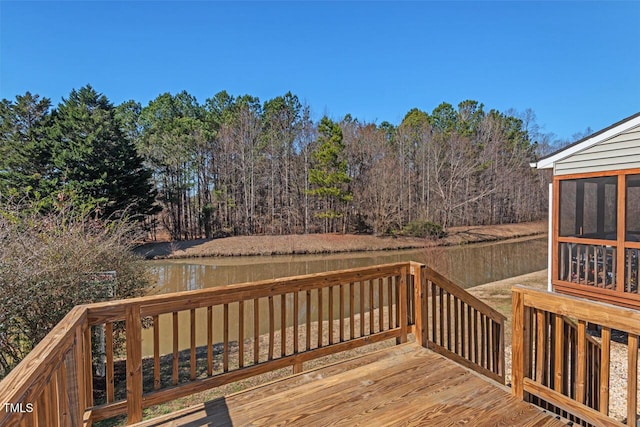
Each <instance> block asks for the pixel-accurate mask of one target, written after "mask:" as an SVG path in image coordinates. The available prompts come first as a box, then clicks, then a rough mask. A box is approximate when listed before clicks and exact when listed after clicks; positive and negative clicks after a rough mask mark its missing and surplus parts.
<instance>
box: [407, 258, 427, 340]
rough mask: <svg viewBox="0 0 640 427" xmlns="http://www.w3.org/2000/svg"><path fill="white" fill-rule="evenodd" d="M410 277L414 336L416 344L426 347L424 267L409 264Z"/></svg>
mask: <svg viewBox="0 0 640 427" xmlns="http://www.w3.org/2000/svg"><path fill="white" fill-rule="evenodd" d="M410 265H411V267H410V268H411V270H410V271H411V275H412V276H413V301H414V302H413V306H414V309H415V336H416V342H417V343H418V344H419V345H421V346H423V347H426V345H427V335H426V334H427V329H428V328H427V324H426V322H427V293H426V284H425V271H424V266H423V265H420V264H417V263H413V262H412V263H411V264H410Z"/></svg>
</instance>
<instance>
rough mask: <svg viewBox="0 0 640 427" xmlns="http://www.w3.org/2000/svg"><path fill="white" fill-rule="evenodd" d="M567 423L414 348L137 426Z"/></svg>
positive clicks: (399, 349) (347, 363)
mask: <svg viewBox="0 0 640 427" xmlns="http://www.w3.org/2000/svg"><path fill="white" fill-rule="evenodd" d="M284 424H287V425H389V424H402V425H406V424H420V425H445V424H447V425H448V424H467V425H474V426H481V425H487V426H499V425H505V426H512V425H521V426H533V425H535V426H555V425H558V426H560V425H566V424H565V423H564V422H562V421H561V420H559V419H557V418H556V416H555V415H552V414H549V413H546V412H544V411H542V410H540V409H539V408H537V407H535V406H533V405H531V404H528V403H525V402H523V401H521V400H519V399H517V398H516V397H514V396H513V395H512V394H511V393H510V390H509V389H508V388H507V387H504V386H502V385H500V384H498V383H496V382H494V381H492V380H490V379H487V378H486V377H484V376H482V375H478V374H477V373H475V372H473V371H471V370H469V369H467V368H464V367H462V366H461V365H459V364H457V363H455V362H452V361H451V360H449V359H447V358H445V357H443V356H441V355H439V354H437V353H435V352H433V351H430V350H428V349H425V348H423V347H420V346H419V345H417V344H415V343H408V344H403V345H400V346H395V347H391V348H387V349H384V350H380V351H377V352H374V353H369V354H366V355H364V356H361V357H357V358H354V359H351V360H348V361H344V362H340V363H336V364H333V365H331V366H326V367H322V368H318V369H315V370H312V371H307V372H304V373H301V374H297V375H294V376H291V377H288V378H285V379H282V380H278V381H275V382H272V383H269V384H267V385H263V386H259V387H256V388H253V389H250V390H247V391H243V392H239V393H236V394H233V395H230V396H227V397H223V398H220V399H216V400H212V401H210V402H206V403H203V404H201V405H197V406H195V407H192V408H187V409H184V410H181V411H178V412H174V413H172V414H169V415H165V416H162V417H159V418H155V419H152V420H149V421H145V422H142V423H139V424H136V425H137V426H145V427H152V426H154V427H156V426H202V425H215V426H246V425H284Z"/></svg>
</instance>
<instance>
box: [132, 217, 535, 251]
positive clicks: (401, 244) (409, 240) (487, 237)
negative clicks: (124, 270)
mask: <svg viewBox="0 0 640 427" xmlns="http://www.w3.org/2000/svg"><path fill="white" fill-rule="evenodd" d="M546 231H547V224H546V222H545V221H538V222H528V223H522V224H503V225H491V226H474V227H452V228H450V229H449V230H448V236H447V237H445V238H443V239H439V240H433V239H421V238H413V237H378V236H369V235H355V234H296V235H286V236H237V237H227V238H223V239H213V240H205V239H200V240H191V241H183V242H159V243H149V244H146V245H143V246H141V247H139V248H138V249H137V252H139V253H141V254H143V255H145V256H146V257H148V258H192V257H209V256H249V255H291V254H319V253H338V252H360V251H379V250H395V249H414V248H424V247H431V246H438V245H442V246H449V245H459V244H464V243H474V242H488V241H495V240H504V239H508V238H513V237H522V236H531V235H536V234H542V233H545V232H546Z"/></svg>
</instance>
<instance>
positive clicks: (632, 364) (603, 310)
mask: <svg viewBox="0 0 640 427" xmlns="http://www.w3.org/2000/svg"><path fill="white" fill-rule="evenodd" d="M572 319H575V321H573V320H572ZM587 324H591V325H597V327H598V329H599V330H600V331H601V332H600V333H601V340H600V342H598V341H597V340H595V339H594V338H592V337H591V336H589V334H588V332H587ZM575 325H577V326H575ZM613 330H617V331H621V332H624V333H626V334H627V335H628V344H627V348H628V356H627V374H628V387H627V425H633V426H635V425H636V422H637V421H636V419H637V417H638V414H637V412H638V411H637V399H638V386H637V376H638V335H639V334H640V312H638V311H637V310H632V309H627V308H622V307H618V306H614V305H610V304H604V303H598V302H594V301H589V300H585V299H581V298H576V297H571V296H565V295H560V294H557V293H551V292H544V291H538V290H534V289H529V288H525V287H522V286H516V287H514V288H513V347H512V354H513V361H512V393H513V394H514V395H515V396H517V397H519V398H520V399H523V400H526V401H529V402H532V403H534V404H538V405H539V406H542V407H543V408H545V409H549V410H552V411H554V412H556V413H558V414H559V415H562V416H563V417H565V418H568V419H571V420H573V421H575V422H576V423H578V424H582V425H594V426H601V425H607V426H609V425H611V426H615V425H620V426H621V425H623V424H622V423H620V422H619V421H617V420H616V419H614V418H612V417H611V416H609V399H610V396H609V387H610V377H609V376H610V353H611V333H612V331H613Z"/></svg>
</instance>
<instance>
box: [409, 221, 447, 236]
mask: <svg viewBox="0 0 640 427" xmlns="http://www.w3.org/2000/svg"><path fill="white" fill-rule="evenodd" d="M398 234H399V235H401V236H410V237H436V238H438V239H440V238H443V237H445V236H446V235H447V233H446V231H444V230H443V229H442V226H441V225H440V224H436V223H433V222H431V221H426V220H422V219H416V220H414V221H411V222H409V223H408V224H407V225H405V226H404V227H402V230H401V231H400V232H399V233H398Z"/></svg>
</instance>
